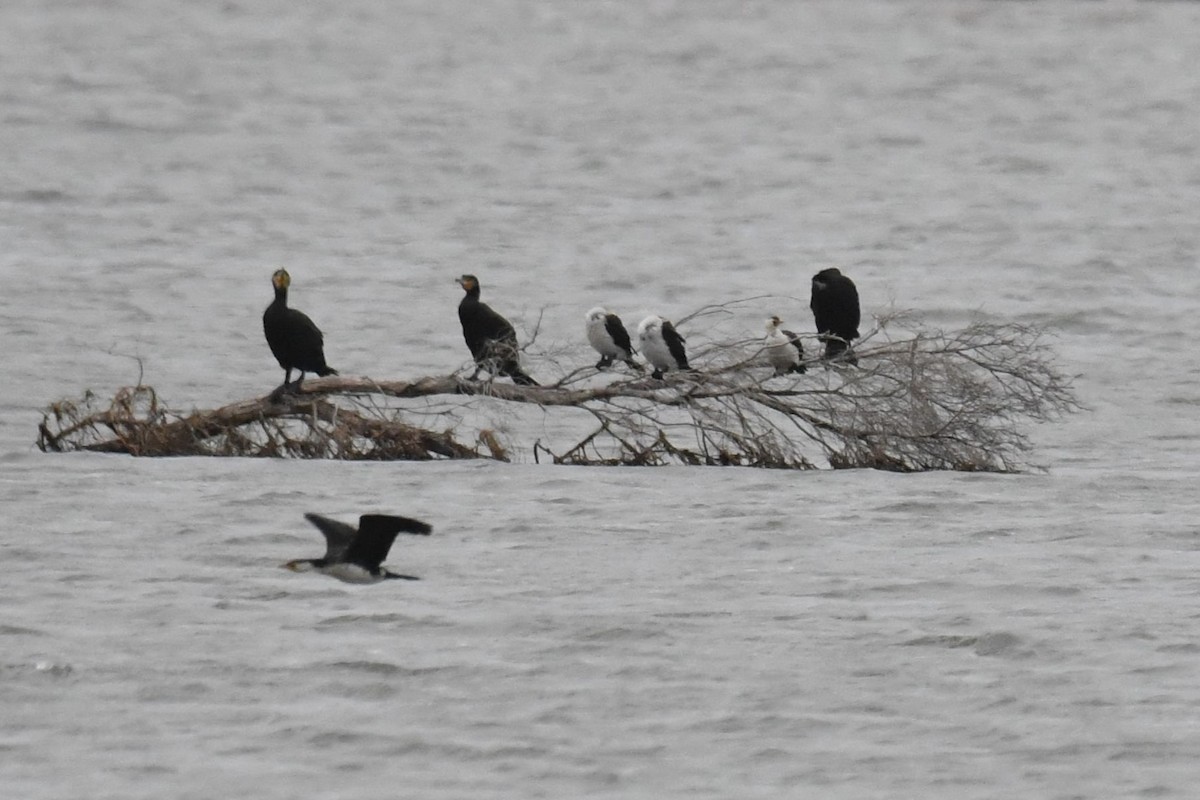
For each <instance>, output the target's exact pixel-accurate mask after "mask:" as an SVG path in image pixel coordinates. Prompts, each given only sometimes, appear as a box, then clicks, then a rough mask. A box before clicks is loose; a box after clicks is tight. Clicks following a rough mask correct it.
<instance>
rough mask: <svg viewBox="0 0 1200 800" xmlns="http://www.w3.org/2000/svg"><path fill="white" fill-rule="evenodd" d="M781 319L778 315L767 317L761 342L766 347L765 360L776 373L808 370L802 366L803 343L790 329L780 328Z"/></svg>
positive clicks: (782, 373) (801, 372) (800, 372)
mask: <svg viewBox="0 0 1200 800" xmlns="http://www.w3.org/2000/svg"><path fill="white" fill-rule="evenodd" d="M782 324H783V320H781V319H780V318H779V317H774V316H773V317H770V318H768V319H767V337H766V339H765V340H764V342H763V344H764V345H765V346H766V349H767V360H768V361H770V362H771V366H772V367H774V368H775V374H776V375H784V374H786V373H789V372H795V373H799V374H803V373H805V372H807V371H808V368H807V367H806V366H804V364H803V361H804V345H802V344H801V343H800V339H799V337H798V336H796V334H794V333H792V332H791V331H785V330H780V328H779V326H780V325H782Z"/></svg>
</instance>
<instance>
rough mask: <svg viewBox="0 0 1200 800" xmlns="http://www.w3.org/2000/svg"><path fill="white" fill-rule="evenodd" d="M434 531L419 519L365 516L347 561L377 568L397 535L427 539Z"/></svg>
mask: <svg viewBox="0 0 1200 800" xmlns="http://www.w3.org/2000/svg"><path fill="white" fill-rule="evenodd" d="M432 532H433V528H432V527H431V526H430V525H428V524H426V523H424V522H421V521H420V520H419V519H410V518H409V517H394V516H390V515H388V514H363V515H362V516H361V517H359V518H358V536H357V537H355V539H354V541H353V543H352V544H351V545H350V548H349V549H348V550H347V551H346V556H345V558H346V561H349V562H350V563H352V564H358V565H360V566H363V567H367V568H369V569H374V568H375V567H378V566H379V565H380V564H382V563H383V560H384V559H385V558H387V554H388V550H390V549H391V548H392V542H394V541H395V540H396V534H399V533H412V534H417V535H420V536H428V535H429V534H430V533H432Z"/></svg>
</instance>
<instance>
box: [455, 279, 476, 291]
mask: <svg viewBox="0 0 1200 800" xmlns="http://www.w3.org/2000/svg"><path fill="white" fill-rule="evenodd" d="M457 281H458V285H459V286H461V287H463V289H464V290H465V291H466V292H467V294H470V293H471V292H478V291H479V279H478V278H476V277H475V276H474V275H463V276H462V277H460V278H457Z"/></svg>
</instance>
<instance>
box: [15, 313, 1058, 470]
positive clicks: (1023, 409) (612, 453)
mask: <svg viewBox="0 0 1200 800" xmlns="http://www.w3.org/2000/svg"><path fill="white" fill-rule="evenodd" d="M713 308H714V309H717V311H722V310H723V307H713ZM883 323H884V324H883V325H881V326H880V327H877V328H876V329H874V330H873V331H871V332H870V333H868V335H867V336H866V337H864V340H863V341H862V342H860V343H859V345H858V346H857V347H856V348H855V349H856V352H857V354H858V358H859V366H858V367H849V366H842V365H828V364H824V363H822V362H820V361H817V360H815V359H811V360H809V362H808V364H807V365H808V373H807V374H804V375H787V376H775V375H774V374H773V371H772V370H771V369H770V368H769V367H767V366H765V360H764V358H763V352H762V346H761V342H760V341H759V340H746V341H735V342H724V343H721V342H715V343H708V344H704V343H701V345H700V346H699V347H698V348H697V351H696V355H695V356H694V357H693V358H692V363H693V365H697V364H698V365H699V366H700V371H698V372H697V373H683V374H675V373H669V374H668V375H667V377H666V380H663V381H657V380H653V379H651V378H649V377H646V376H645V375H642V374H637V373H632V372H630V371H628V370H625V368H623V367H622V370H621V371H613V372H607V373H599V372H597V370H596V369H594V368H592V367H587V368H580V369H575V370H573V371H571V372H569V373H567V374H566V375H565V376H564V377H563V378H561V379H560V380H558V381H557V382H556V383H554V384H552V385H546V386H541V387H535V386H516V385H513V384H510V383H508V382H506V381H501V382H493V381H482V382H480V381H469V380H466V379H464V378H463V377H461V376H459V375H446V376H440V377H424V378H418V379H416V380H411V381H404V380H389V381H376V380H372V379H369V378H354V377H328V378H321V379H310V380H306V381H305V382H304V385H303V388H302V390H300V391H299V392H296V393H289V394H282V395H280V394H279V393H278V392H276V393H273V394H268V395H264V396H262V397H258V398H254V399H249V400H243V401H240V402H236V403H232V404H230V405H226V406H223V407H221V408H217V409H214V410H195V411H191V412H188V413H181V412H177V411H172V410H170V409H169V408H168V407H167V406H166V405H165V404H164V403H162V402H161V401H160V400H159V398H158V395H157V393H156V392H155V391H154V389H152V388H151V387H149V386H144V385H138V386H135V387H131V388H126V389H122V390H120V391H119V392H118V393H117V394H116V396H115V397H114V398H113V399H112V400H110V401H107V402H104V401H101V400H100V399H99V398H98V397H96V396H95V395H94V394H92V393H90V392H89V393H87V394H85V395H84V397H83V398H82V399H81V400H79V401H60V402H57V403H54V404H52V405H51V406H50V407H49V408H48V409H47V410H46V411H45V413H44V415H43V419H42V423H41V425H40V426H39V435H38V446H39V447H40V448H41V449H42V450H43V451H53V452H64V451H80V450H83V451H94V452H106V453H127V454H130V455H136V456H180V455H208V456H262V457H296V458H331V459H362V460H389V459H405V460H424V459H447V458H489V459H498V460H509V459H510V458H512V457H514V455H513V454H514V453H515V452H518V451H519V452H523V453H524V454H525V455H526V456H531V457H532V459H533V460H534V461H538V462H540V461H541V460H543V459H548V460H550V461H552V462H554V463H560V464H591V465H597V464H601V465H661V464H670V463H677V464H707V465H743V466H757V467H775V468H791V469H811V468H817V467H820V466H823V465H827V466H831V467H834V468H849V467H871V468H876V469H886V470H897V471H921V470H946V469H950V470H969V471H981V470H982V471H999V472H1009V471H1016V470H1019V469H1022V468H1024V467H1025V466H1027V465H1026V464H1025V461H1024V457H1025V456H1026V454H1027V453H1028V451H1029V449H1030V441H1029V438H1028V434H1027V426H1028V425H1029V424H1030V423H1034V422H1042V421H1046V420H1050V419H1054V418H1056V417H1058V416H1060V415H1062V414H1064V413H1066V412H1069V411H1073V410H1076V409H1077V408H1078V407H1079V405H1078V403H1077V401H1076V399H1075V397H1074V394H1073V391H1072V388H1071V383H1070V380H1069V379H1068V378H1067V377H1066V376H1064V375H1063V374H1062V373H1061V372H1060V371H1059V370H1058V369H1057V368H1056V367H1055V365H1054V363H1053V359H1052V353H1051V352H1050V350H1049V348H1048V347H1047V346H1046V345H1045V343H1044V341H1043V338H1044V337H1043V334H1042V332H1041V331H1040V330H1038V329H1035V328H1030V327H1024V326H1018V325H991V324H978V325H973V326H970V327H968V328H965V329H963V330H960V331H955V332H949V333H947V332H941V331H929V330H926V329H923V328H921V327H920V326H919V325H917V326H910V327H907V328H906V320H905V319H904V318H902V317H895V318H891V319H886V320H883ZM889 323H890V325H889ZM888 327H890V328H892V329H902V331H901V333H900V334H899V335H895V336H893V335H892V334H891V332H890V331H889V330H887V328H888ZM819 351H820V346H819V344H818V343H817V342H815V341H813V342H810V343H809V347H808V349H807V352H809V353H818V352H819ZM519 407H526V408H535V409H540V411H541V413H542V415H543V417H545V416H551V417H553V418H554V419H555V420H559V419H560V418H561V421H562V424H561V425H557V426H554V425H550V426H547V425H546V424H545V423H544V422H543V424H542V425H540V426H539V427H540V429H541V430H542V431H543V433H542V434H539V435H538V436H537V437H536V438H534V436H533V435H531V434H529V433H528V432H527V430H523V429H522V428H521V425H520V424H519V422H518V423H514V422H513V421H512V417H513V416H515V414H514V412H513V409H516V408H519ZM560 415H561V417H560ZM550 429H553V430H552V431H551V432H552V433H554V434H555V441H549V442H547V441H543V436H544V435H546V431H547V430H550ZM463 431H467V432H468V433H467V438H466V440H464V439H463V438H460V437H461V436H462V435H463ZM501 431H503V433H502V432H501ZM530 439H533V441H532V442H531V441H530ZM505 441H508V442H509V444H508V445H507V446H506V445H505V444H504V442H505Z"/></svg>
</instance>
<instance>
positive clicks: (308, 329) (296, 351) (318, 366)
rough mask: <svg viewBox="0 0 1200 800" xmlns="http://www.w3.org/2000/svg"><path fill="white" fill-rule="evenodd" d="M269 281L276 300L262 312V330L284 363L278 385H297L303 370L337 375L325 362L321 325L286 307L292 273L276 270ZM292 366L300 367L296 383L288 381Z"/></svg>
mask: <svg viewBox="0 0 1200 800" xmlns="http://www.w3.org/2000/svg"><path fill="white" fill-rule="evenodd" d="M271 284H272V285H273V286H274V287H275V301H274V302H272V303H271V305H269V306H267V310H266V311H264V312H263V332H264V333H265V334H266V335H267V344H268V345H270V347H271V352H272V353H273V354H274V355H275V360H276V361H278V362H279V366H281V367H283V386H281V387H279V388H280V389H283V390H287V389H298V388H299V387H300V381H302V380H304V373H306V372H315V373H316V374H317V375H321V376H324V375H337V370H335V369H333V368H331V367H330V366H328V365H327V364H326V363H325V338H324V337H323V336H322V335H321V329H320V328H318V327H317V326H316V325H314V324H313V321H312V320H311V319H309V318H308V315H307V314H304V313H303V312H300V311H297V310H296V309H294V308H288V304H287V295H288V287H289V286H291V284H292V277H291V276H290V275H288V272H287V270H286V269H277V270H275V274H274V275H272V276H271ZM294 369H295V370H299V371H300V375H299V377H297V378H296V382H295V383H289V381H290V379H291V377H292V370H294Z"/></svg>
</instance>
